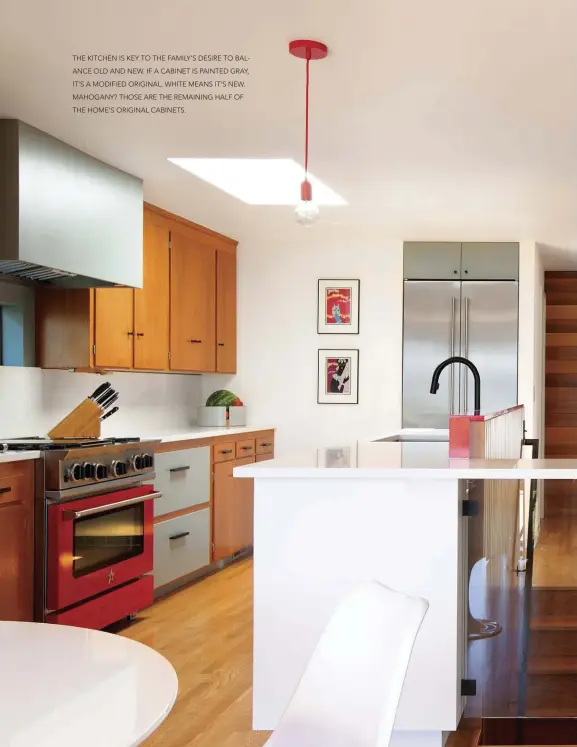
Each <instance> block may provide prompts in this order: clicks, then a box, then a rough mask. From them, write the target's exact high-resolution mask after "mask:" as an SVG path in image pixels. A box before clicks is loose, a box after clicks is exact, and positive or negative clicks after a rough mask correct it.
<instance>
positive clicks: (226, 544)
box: [212, 462, 238, 561]
mask: <svg viewBox="0 0 577 747" xmlns="http://www.w3.org/2000/svg"><path fill="white" fill-rule="evenodd" d="M233 469H234V462H219V463H218V464H215V465H214V467H213V475H214V478H213V510H214V516H213V520H212V532H213V540H212V542H213V545H212V548H213V553H212V559H213V561H217V560H222V559H223V558H227V557H228V556H229V555H232V554H233V553H235V552H236V550H237V549H238V548H237V547H236V542H235V536H236V532H235V526H234V524H235V518H236V517H235V510H236V509H235V491H234V487H235V480H234V478H233V476H232V470H233Z"/></svg>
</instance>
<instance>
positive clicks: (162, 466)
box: [154, 446, 210, 516]
mask: <svg viewBox="0 0 577 747" xmlns="http://www.w3.org/2000/svg"><path fill="white" fill-rule="evenodd" d="M155 472H156V478H155V479H154V487H155V488H156V489H157V490H158V491H159V492H160V493H162V498H158V500H156V501H155V502H154V514H155V516H162V515H163V514H169V513H172V512H173V511H182V510H183V509H185V508H190V507H191V506H198V505H200V504H201V503H209V501H210V447H209V446H204V447H200V448H198V449H182V450H180V451H168V452H165V453H163V454H157V455H156V457H155Z"/></svg>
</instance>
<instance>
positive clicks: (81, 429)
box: [48, 397, 104, 441]
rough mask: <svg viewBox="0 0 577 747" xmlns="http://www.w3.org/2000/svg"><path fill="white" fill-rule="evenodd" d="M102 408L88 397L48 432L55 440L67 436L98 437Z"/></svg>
mask: <svg viewBox="0 0 577 747" xmlns="http://www.w3.org/2000/svg"><path fill="white" fill-rule="evenodd" d="M103 412H104V410H103V409H102V408H101V407H100V406H99V405H97V404H96V402H94V401H93V400H91V399H88V397H87V398H86V399H85V400H83V401H82V402H81V403H80V404H79V405H78V407H75V408H74V410H72V412H70V413H69V414H68V415H67V416H66V417H65V418H63V419H62V420H61V421H60V422H59V423H58V424H57V425H55V426H54V428H52V430H51V431H49V432H48V438H51V439H52V440H54V441H56V440H58V439H67V438H100V416H101V415H102V414H103Z"/></svg>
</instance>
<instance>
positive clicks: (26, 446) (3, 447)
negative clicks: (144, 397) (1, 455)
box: [0, 436, 140, 452]
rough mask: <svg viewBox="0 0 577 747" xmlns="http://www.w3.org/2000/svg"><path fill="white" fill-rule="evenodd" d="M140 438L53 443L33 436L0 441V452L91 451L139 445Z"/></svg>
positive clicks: (81, 439) (70, 440)
mask: <svg viewBox="0 0 577 747" xmlns="http://www.w3.org/2000/svg"><path fill="white" fill-rule="evenodd" d="M139 441H140V438H93V439H86V438H67V439H63V440H60V441H52V440H51V439H49V438H42V437H40V436H32V437H31V438H5V439H0V452H6V451H55V450H58V449H89V448H93V447H95V446H117V445H120V444H131V443H138V442H139Z"/></svg>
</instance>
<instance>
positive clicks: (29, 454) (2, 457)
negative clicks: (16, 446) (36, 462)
mask: <svg viewBox="0 0 577 747" xmlns="http://www.w3.org/2000/svg"><path fill="white" fill-rule="evenodd" d="M40 457H41V452H40V451H8V452H6V453H5V454H0V464H4V463H6V462H23V461H24V460H25V459H40Z"/></svg>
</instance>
